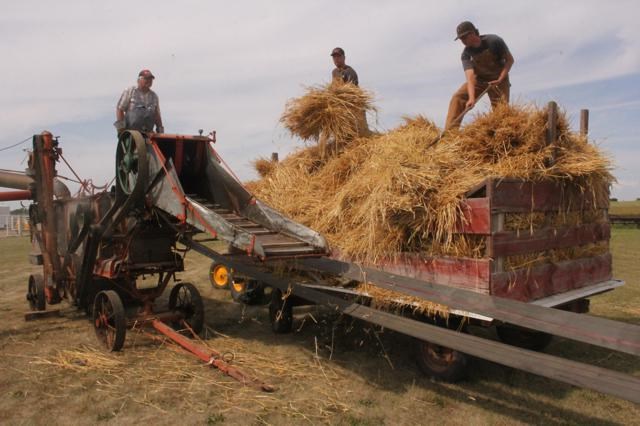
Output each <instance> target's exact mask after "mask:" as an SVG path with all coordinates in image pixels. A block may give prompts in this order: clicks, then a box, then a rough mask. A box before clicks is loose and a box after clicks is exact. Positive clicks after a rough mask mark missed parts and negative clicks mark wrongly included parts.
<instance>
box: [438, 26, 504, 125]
mask: <svg viewBox="0 0 640 426" xmlns="http://www.w3.org/2000/svg"><path fill="white" fill-rule="evenodd" d="M456 32H457V37H456V38H455V40H460V41H461V42H462V44H464V46H465V48H464V50H463V51H462V57H461V59H462V68H463V69H464V74H465V76H466V79H467V81H466V83H464V84H463V85H462V86H461V87H460V88H459V89H458V91H457V92H455V93H454V94H453V96H452V97H451V102H450V103H449V112H448V113H447V122H446V124H445V130H446V129H450V128H456V127H460V123H461V122H462V119H463V117H464V114H465V113H466V112H467V111H468V110H470V109H471V108H473V106H474V105H475V104H476V102H477V101H478V96H479V95H480V94H481V93H483V92H484V91H485V90H486V89H487V88H488V91H487V94H488V95H489V99H490V100H491V105H492V106H493V107H495V106H496V105H497V104H498V103H499V102H509V89H510V87H511V84H510V83H509V71H510V70H511V66H512V65H513V62H514V59H513V56H512V55H511V52H509V48H508V47H507V45H506V43H505V42H504V40H502V38H500V37H498V36H497V35H494V34H485V35H480V32H479V31H478V29H477V28H476V27H475V26H474V25H473V24H472V23H471V22H469V21H464V22H462V23H461V24H460V25H458V27H457V28H456Z"/></svg>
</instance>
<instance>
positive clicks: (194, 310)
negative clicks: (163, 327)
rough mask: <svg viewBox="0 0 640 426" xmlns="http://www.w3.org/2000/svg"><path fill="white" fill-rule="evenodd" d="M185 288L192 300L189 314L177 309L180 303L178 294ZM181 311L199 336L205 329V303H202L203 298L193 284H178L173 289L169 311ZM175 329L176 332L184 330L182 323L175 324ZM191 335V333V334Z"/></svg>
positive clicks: (170, 295)
mask: <svg viewBox="0 0 640 426" xmlns="http://www.w3.org/2000/svg"><path fill="white" fill-rule="evenodd" d="M183 288H185V289H186V291H187V292H189V297H190V299H191V305H192V306H191V307H190V309H188V311H187V312H184V311H183V310H182V309H179V308H177V307H176V304H177V302H178V294H179V293H180V290H181V289H183ZM176 309H177V310H179V311H181V312H182V313H183V314H184V315H185V318H184V320H185V321H186V323H187V324H189V327H191V329H192V330H193V331H194V333H196V334H199V333H200V332H201V331H202V328H203V327H204V303H203V302H202V296H200V291H198V289H197V288H196V286H194V285H193V284H191V283H178V284H176V285H175V286H173V288H172V289H171V293H170V294H169V310H170V311H174V310H176ZM172 325H173V328H175V329H176V330H180V329H182V322H174V323H173V324H172ZM189 334H190V333H189Z"/></svg>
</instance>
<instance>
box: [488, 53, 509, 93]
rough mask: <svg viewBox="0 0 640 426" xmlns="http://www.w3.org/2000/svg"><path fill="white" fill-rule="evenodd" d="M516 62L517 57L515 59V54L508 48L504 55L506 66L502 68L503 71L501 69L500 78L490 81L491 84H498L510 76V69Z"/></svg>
mask: <svg viewBox="0 0 640 426" xmlns="http://www.w3.org/2000/svg"><path fill="white" fill-rule="evenodd" d="M514 62H515V59H513V55H511V52H509V51H508V50H507V51H506V53H505V57H504V67H503V68H502V71H500V75H499V76H498V79H497V80H493V81H490V82H489V84H491V85H496V84H500V83H502V82H503V81H504V80H505V79H506V78H507V77H508V76H509V71H511V67H512V66H513V63H514Z"/></svg>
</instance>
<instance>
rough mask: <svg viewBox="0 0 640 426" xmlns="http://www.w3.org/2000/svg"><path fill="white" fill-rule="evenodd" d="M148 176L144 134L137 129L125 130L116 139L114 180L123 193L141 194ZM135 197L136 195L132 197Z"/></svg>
mask: <svg viewBox="0 0 640 426" xmlns="http://www.w3.org/2000/svg"><path fill="white" fill-rule="evenodd" d="M147 176H148V163H147V147H146V143H145V140H144V136H142V134H141V133H140V132H137V131H125V132H123V133H122V134H121V135H120V138H119V139H118V149H117V151H116V180H117V183H118V188H119V189H120V191H122V193H124V194H125V195H128V196H130V195H141V194H142V192H143V190H144V188H145V187H146V183H147ZM134 198H136V197H134Z"/></svg>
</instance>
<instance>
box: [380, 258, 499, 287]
mask: <svg viewBox="0 0 640 426" xmlns="http://www.w3.org/2000/svg"><path fill="white" fill-rule="evenodd" d="M374 267H377V268H379V269H381V270H383V271H386V272H391V273H396V274H400V275H404V276H407V277H412V278H416V279H419V280H424V281H428V282H437V283H439V284H442V285H446V286H451V287H457V288H465V289H468V290H472V291H475V292H478V293H489V280H490V275H491V269H490V267H491V262H490V260H489V259H472V258H467V257H425V256H421V255H419V254H414V253H403V254H402V255H401V256H399V257H398V258H396V259H392V260H386V261H380V262H378V263H377V264H376V265H375V266H374Z"/></svg>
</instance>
